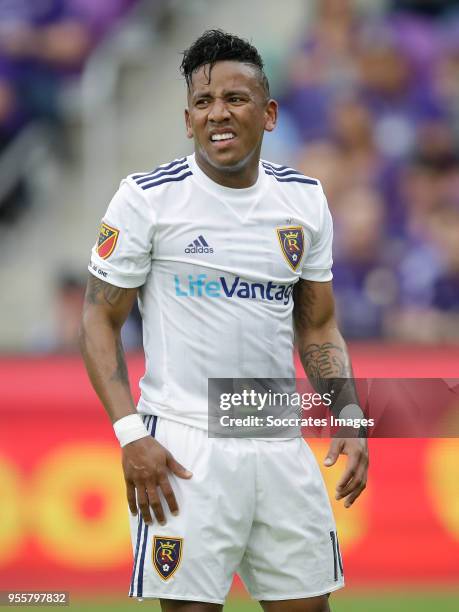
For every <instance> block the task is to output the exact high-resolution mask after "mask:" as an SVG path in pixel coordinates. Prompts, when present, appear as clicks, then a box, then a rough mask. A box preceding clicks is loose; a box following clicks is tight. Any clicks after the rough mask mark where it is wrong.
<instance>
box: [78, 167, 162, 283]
mask: <svg viewBox="0 0 459 612" xmlns="http://www.w3.org/2000/svg"><path fill="white" fill-rule="evenodd" d="M154 227H155V219H154V213H153V209H152V207H151V205H150V204H149V203H148V201H147V200H146V199H145V197H144V196H143V194H140V193H139V192H138V191H137V189H136V188H135V187H134V186H133V185H131V184H130V182H129V180H128V179H125V180H124V181H122V182H121V185H120V188H119V189H118V191H117V192H116V194H115V195H114V196H113V199H112V201H111V202H110V205H109V207H108V209H107V212H106V213H105V215H104V217H103V219H102V224H101V226H100V230H99V235H98V237H97V241H96V244H95V245H94V247H93V249H92V252H91V261H90V264H89V266H88V269H89V271H90V272H91V273H92V274H93V275H94V276H96V277H97V278H100V279H102V280H105V281H106V282H108V283H110V284H112V285H116V286H117V287H123V288H126V289H130V288H134V287H140V286H142V285H143V284H144V283H145V280H146V278H147V275H148V273H149V272H150V268H151V261H152V249H153V246H152V242H153V234H154Z"/></svg>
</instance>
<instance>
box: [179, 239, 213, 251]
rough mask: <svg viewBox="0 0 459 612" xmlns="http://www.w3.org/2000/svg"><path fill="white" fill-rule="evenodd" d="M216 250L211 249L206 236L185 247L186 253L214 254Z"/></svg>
mask: <svg viewBox="0 0 459 612" xmlns="http://www.w3.org/2000/svg"><path fill="white" fill-rule="evenodd" d="M213 252H214V250H213V248H212V247H210V246H209V245H208V244H207V242H206V239H205V238H204V236H202V235H201V236H198V237H197V238H196V239H195V240H193V242H190V244H189V245H188V246H187V247H185V253H213Z"/></svg>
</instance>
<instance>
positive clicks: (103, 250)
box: [96, 223, 120, 259]
mask: <svg viewBox="0 0 459 612" xmlns="http://www.w3.org/2000/svg"><path fill="white" fill-rule="evenodd" d="M119 233H120V231H119V230H117V229H116V228H115V227H110V225H107V224H106V223H102V225H101V226H100V230H99V237H98V238H97V246H96V251H97V254H98V255H99V257H101V258H102V259H108V258H109V257H110V255H111V254H112V253H113V250H114V248H115V247H116V243H117V241H118V236H119Z"/></svg>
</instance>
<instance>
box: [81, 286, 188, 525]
mask: <svg viewBox="0 0 459 612" xmlns="http://www.w3.org/2000/svg"><path fill="white" fill-rule="evenodd" d="M136 296H137V289H123V288H121V287H115V286H114V285H110V284H109V283H106V282H104V281H102V280H100V279H98V278H96V277H94V276H93V275H92V274H91V275H90V276H89V279H88V285H87V289H86V296H85V302H84V307H83V318H82V323H81V328H80V346H81V353H82V355H83V359H84V361H85V364H86V368H87V370H88V374H89V378H90V379H91V382H92V385H93V387H94V389H95V391H96V393H97V395H98V396H99V398H100V400H101V402H102V403H103V405H104V407H105V410H106V411H107V413H108V415H109V417H110V418H111V420H112V422H115V421H117V420H118V419H121V418H122V417H124V416H127V415H129V414H134V413H135V412H136V409H135V405H134V400H133V397H132V394H131V390H130V386H129V378H128V371H127V366H126V360H125V357H124V350H123V345H122V343H121V328H122V326H123V323H124V322H125V320H126V318H127V316H128V314H129V312H130V310H131V308H132V306H133V304H134V300H135V299H136ZM168 470H170V471H171V472H173V473H174V474H176V475H177V476H179V477H181V478H190V477H191V473H190V472H188V471H187V470H186V469H185V468H184V467H183V466H182V465H180V464H179V463H178V462H177V461H176V460H175V459H174V458H173V456H172V455H171V453H170V452H169V451H167V450H166V449H165V448H164V447H163V446H161V444H159V443H158V442H157V441H156V440H154V439H153V438H152V437H150V436H148V437H144V438H141V439H140V440H136V441H134V442H131V443H130V444H127V445H126V446H124V447H123V471H124V478H125V481H126V494H127V499H128V504H129V508H130V510H131V512H132V513H133V514H137V503H138V506H139V509H140V511H141V513H142V517H143V519H144V521H145V522H146V523H151V513H150V508H152V509H153V512H154V514H155V516H156V518H157V519H158V522H160V523H161V524H164V523H165V522H166V519H165V514H164V510H163V508H162V505H161V501H160V498H159V495H158V487H160V489H161V491H162V492H163V494H164V497H165V498H166V501H167V503H168V506H169V509H170V511H171V512H172V513H173V514H177V512H178V506H177V501H176V499H175V495H174V492H173V490H172V487H171V485H170V482H169V479H168V476H167V472H168Z"/></svg>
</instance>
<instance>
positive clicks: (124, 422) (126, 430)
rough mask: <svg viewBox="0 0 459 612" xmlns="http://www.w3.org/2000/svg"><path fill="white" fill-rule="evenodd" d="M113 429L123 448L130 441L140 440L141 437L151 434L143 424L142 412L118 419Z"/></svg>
mask: <svg viewBox="0 0 459 612" xmlns="http://www.w3.org/2000/svg"><path fill="white" fill-rule="evenodd" d="M113 429H114V430H115V435H116V437H117V438H118V441H119V443H120V445H121V448H122V447H123V446H126V444H129V443H130V442H135V440H140V438H145V437H146V436H149V435H150V434H149V433H148V431H147V428H146V427H145V425H144V424H143V421H142V418H141V417H140V414H128V415H127V416H125V417H122V418H121V419H118V421H115V422H114V423H113Z"/></svg>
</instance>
